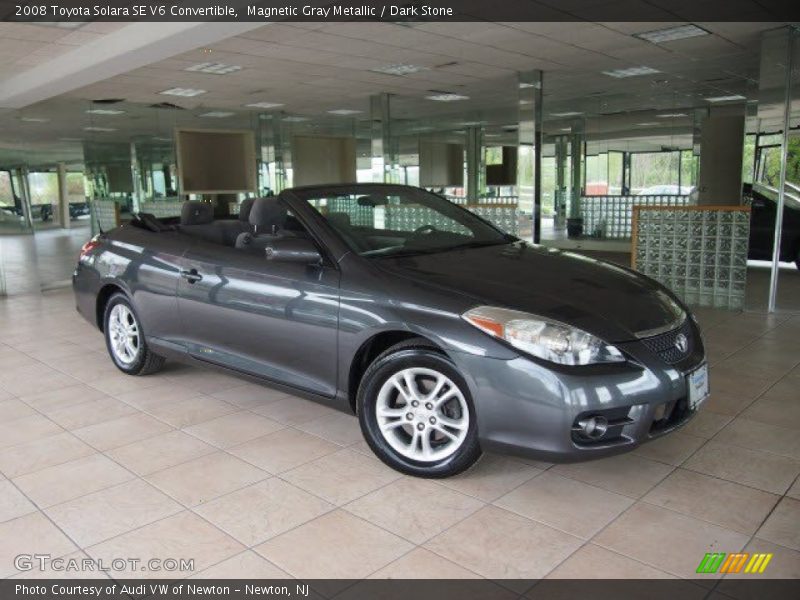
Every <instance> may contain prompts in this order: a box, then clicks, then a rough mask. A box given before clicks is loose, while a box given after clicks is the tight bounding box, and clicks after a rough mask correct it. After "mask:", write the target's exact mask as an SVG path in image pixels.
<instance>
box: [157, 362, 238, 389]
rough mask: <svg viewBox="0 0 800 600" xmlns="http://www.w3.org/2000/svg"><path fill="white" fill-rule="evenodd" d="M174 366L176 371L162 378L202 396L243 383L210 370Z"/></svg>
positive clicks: (236, 378)
mask: <svg viewBox="0 0 800 600" xmlns="http://www.w3.org/2000/svg"><path fill="white" fill-rule="evenodd" d="M175 366H176V367H178V368H177V369H176V370H174V371H168V372H165V373H164V374H163V376H164V377H166V378H167V379H169V380H170V381H172V382H173V383H174V384H176V385H180V386H185V387H187V388H190V389H193V390H196V391H198V392H202V393H203V394H209V395H211V394H214V393H216V392H221V391H223V390H227V389H230V388H233V387H236V386H238V385H242V382H243V380H242V379H239V378H238V377H231V376H229V375H225V374H223V373H220V372H218V371H214V370H210V369H202V368H199V367H193V366H192V367H188V368H187V367H186V366H185V365H175Z"/></svg>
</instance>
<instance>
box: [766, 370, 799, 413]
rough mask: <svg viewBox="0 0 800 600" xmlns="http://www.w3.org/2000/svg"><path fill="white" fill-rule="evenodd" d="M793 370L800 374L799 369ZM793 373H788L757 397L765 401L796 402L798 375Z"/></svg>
mask: <svg viewBox="0 0 800 600" xmlns="http://www.w3.org/2000/svg"><path fill="white" fill-rule="evenodd" d="M794 372H796V373H798V374H800V370H797V369H795V371H794ZM794 372H793V373H794ZM793 373H789V374H788V375H787V376H786V377H784V378H783V379H781V380H780V381H778V382H777V383H776V384H775V385H773V386H772V387H771V388H769V389H768V390H767V391H766V392H764V395H763V396H761V398H759V399H760V400H765V401H767V402H779V403H785V404H795V403H796V402H797V388H798V385H800V376H798V375H793Z"/></svg>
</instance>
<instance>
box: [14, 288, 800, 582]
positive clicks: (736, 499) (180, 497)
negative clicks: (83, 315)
mask: <svg viewBox="0 0 800 600" xmlns="http://www.w3.org/2000/svg"><path fill="white" fill-rule="evenodd" d="M700 319H701V322H702V323H703V325H704V331H705V336H706V340H707V345H708V348H709V352H710V362H711V364H712V367H711V377H712V379H711V381H712V387H713V394H712V397H711V398H710V399H709V401H708V402H707V405H706V406H705V408H704V409H703V411H702V413H700V414H699V415H698V416H697V418H696V419H695V420H694V421H693V422H692V423H690V424H689V425H688V426H687V427H685V428H684V429H683V430H681V431H680V432H679V433H675V434H673V435H671V436H668V437H666V438H663V439H662V440H659V441H656V442H654V443H652V444H649V445H646V446H644V447H642V448H640V449H638V450H637V451H635V452H634V453H632V454H628V455H623V456H619V457H615V458H611V459H608V460H602V461H597V462H592V463H585V464H575V465H555V466H554V465H549V464H543V463H539V462H535V461H525V460H519V459H512V458H506V457H501V456H494V455H492V456H486V457H484V459H483V460H482V461H481V462H480V463H479V464H478V466H477V467H476V468H474V469H473V470H471V471H469V472H467V473H466V474H464V475H461V476H459V477H456V478H453V479H449V480H445V481H428V480H419V479H413V478H409V477H404V476H401V475H399V474H398V473H396V472H394V471H392V470H390V469H388V468H387V467H385V466H384V465H383V464H382V463H380V462H379V461H378V460H376V459H375V458H374V457H373V456H372V455H371V454H370V452H369V450H368V449H367V448H366V445H365V444H364V442H363V441H362V440H361V436H360V433H359V429H358V425H357V422H356V420H355V419H354V418H350V417H348V416H346V415H342V414H341V413H337V412H334V411H332V410H330V409H328V408H326V407H323V406H321V405H317V404H313V403H310V402H307V401H304V400H301V399H299V398H293V397H290V396H287V395H285V394H282V393H278V392H275V391H271V390H269V389H267V388H264V387H260V386H255V385H251V384H249V383H245V382H243V381H240V380H238V379H235V378H233V377H228V376H225V375H220V374H216V373H211V372H208V371H201V370H197V369H193V368H189V367H185V366H181V365H177V364H168V367H167V368H166V370H165V371H164V372H163V373H160V374H158V375H155V376H151V377H144V378H131V377H126V376H125V375H122V374H121V373H119V372H118V371H117V370H116V369H115V368H114V367H113V366H112V365H111V362H110V361H109V359H108V358H107V357H106V354H105V349H104V345H103V339H102V336H101V335H100V334H99V332H97V331H95V330H93V329H92V328H91V327H90V326H89V325H88V324H86V323H85V322H83V321H82V320H81V319H80V318H79V317H78V316H77V314H76V313H75V311H74V308H73V306H72V299H71V294H70V292H69V291H68V290H59V291H53V292H48V293H45V294H42V295H20V296H15V297H12V298H7V299H3V300H0V575H1V576H3V577H8V576H31V575H34V576H37V575H39V576H41V575H43V573H41V572H33V573H25V574H21V573H18V572H17V571H16V569H15V568H14V564H13V557H14V556H15V555H17V554H19V553H43V552H47V553H51V554H52V555H54V556H68V557H77V558H80V557H84V556H85V555H89V556H91V557H94V558H103V559H105V560H106V561H107V562H110V560H111V559H113V558H118V557H134V558H142V559H149V558H161V559H163V558H193V559H194V560H195V570H194V572H185V573H180V574H179V575H186V576H189V575H194V576H199V577H224V576H227V577H236V576H239V577H248V576H249V577H287V576H292V577H304V578H305V577H320V578H322V577H343V578H361V577H447V578H471V577H486V578H497V579H514V578H522V579H526V578H540V577H545V576H547V577H599V576H606V577H621V578H627V577H639V578H642V577H645V578H672V577H680V578H692V577H693V576H694V575H695V569H696V567H697V565H698V563H699V561H700V560H701V558H702V557H703V555H704V553H705V552H708V551H722V552H733V551H738V550H741V549H743V548H746V549H747V550H749V551H765V552H772V553H774V555H775V558H774V559H773V561H772V563H771V564H770V566H769V568H768V569H767V572H766V574H767V575H768V576H772V577H779V576H780V577H800V483H799V482H798V475H799V474H800V436H798V435H797V429H796V424H797V422H798V417H800V394H798V388H800V316H792V315H788V314H787V315H783V316H773V317H767V316H765V315H762V314H755V313H744V314H733V313H724V312H711V311H701V312H700ZM149 574H150V575H156V576H158V575H167V576H170V577H174V576H176V574H175V573H173V572H169V573H149ZM122 575H132V576H141V575H142V573H141V572H139V571H135V570H131V571H129V572H123V573H116V574H115V576H122ZM713 582H714V581H713V578H712V583H713ZM509 585H512V584H511V583H509ZM513 585H516V583H514V584H513ZM687 585H693V584H687Z"/></svg>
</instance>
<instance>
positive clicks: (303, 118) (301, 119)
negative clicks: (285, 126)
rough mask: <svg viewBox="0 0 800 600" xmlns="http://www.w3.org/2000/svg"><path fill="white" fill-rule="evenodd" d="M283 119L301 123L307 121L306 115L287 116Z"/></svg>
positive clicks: (288, 121)
mask: <svg viewBox="0 0 800 600" xmlns="http://www.w3.org/2000/svg"><path fill="white" fill-rule="evenodd" d="M283 120H284V121H286V122H287V123H302V122H303V121H308V120H309V119H308V117H291V116H289V117H284V118H283Z"/></svg>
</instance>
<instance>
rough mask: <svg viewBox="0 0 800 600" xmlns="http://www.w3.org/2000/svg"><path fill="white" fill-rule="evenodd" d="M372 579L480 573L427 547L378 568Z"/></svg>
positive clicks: (471, 576)
mask: <svg viewBox="0 0 800 600" xmlns="http://www.w3.org/2000/svg"><path fill="white" fill-rule="evenodd" d="M369 578H370V579H451V580H454V579H477V578H480V576H479V575H477V574H476V573H473V572H472V571H468V570H467V569H465V568H463V567H459V566H458V565H457V564H455V563H454V562H450V561H449V560H447V559H446V558H442V557H441V556H439V555H438V554H434V553H433V552H431V551H430V550H426V549H425V548H421V547H420V548H414V549H413V550H412V551H411V552H409V553H408V554H405V555H403V556H401V557H400V558H398V559H397V560H396V561H394V562H391V563H389V564H388V565H386V566H385V567H383V568H382V569H378V570H377V571H375V572H374V573H373V574H372V575H370V576H369Z"/></svg>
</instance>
